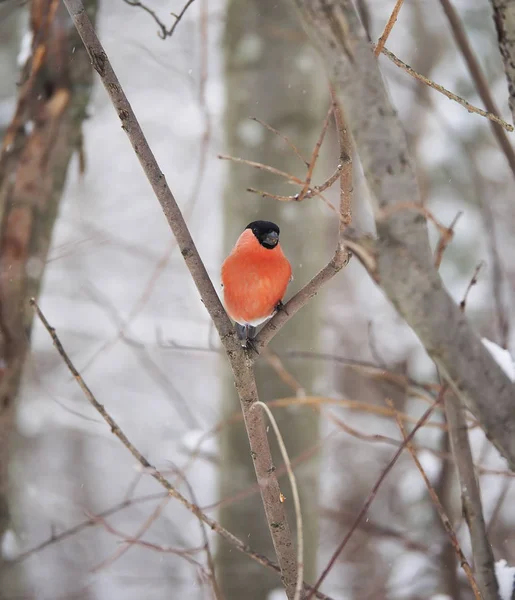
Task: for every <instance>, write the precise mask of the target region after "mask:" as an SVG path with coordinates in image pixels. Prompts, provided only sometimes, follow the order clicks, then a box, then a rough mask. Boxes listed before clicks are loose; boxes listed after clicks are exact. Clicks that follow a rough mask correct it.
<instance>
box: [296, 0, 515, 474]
mask: <svg viewBox="0 0 515 600" xmlns="http://www.w3.org/2000/svg"><path fill="white" fill-rule="evenodd" d="M294 1H295V4H296V5H297V7H298V9H299V12H300V15H301V18H302V20H303V22H304V25H305V27H306V29H307V31H308V34H309V35H310V36H311V37H312V39H313V41H314V43H315V44H316V45H317V47H318V49H319V50H320V52H321V54H322V57H323V59H324V61H325V64H326V67H327V70H328V74H329V78H330V80H331V83H332V85H333V86H334V89H335V93H336V96H337V98H338V100H339V102H340V105H341V106H342V108H343V109H344V112H345V118H346V122H347V123H348V125H349V128H350V129H351V131H352V135H353V139H354V142H355V146H356V150H357V151H358V153H359V155H360V158H361V163H362V165H363V170H364V173H365V177H366V179H367V181H368V184H369V189H370V191H371V193H372V196H373V197H374V198H375V200H376V201H377V203H378V205H379V208H380V209H381V210H382V209H385V208H386V207H390V206H392V205H393V206H395V205H396V204H398V203H401V204H409V203H416V204H419V203H420V193H419V189H418V185H417V178H416V174H415V171H414V167H413V163H412V160H411V157H410V154H409V151H408V145H407V140H406V135H405V132H404V130H403V128H402V125H401V123H400V121H399V118H398V117H397V114H396V112H395V110H394V108H393V106H392V105H391V103H390V100H389V98H388V95H387V93H386V90H385V87H384V83H383V80H382V77H381V73H380V71H379V66H378V64H377V59H376V58H375V56H374V54H373V51H372V48H371V46H370V43H369V42H368V39H367V36H366V32H365V31H364V29H363V26H362V25H361V23H360V21H359V18H358V16H357V14H356V11H355V9H354V7H353V4H352V2H351V1H350V0H338V1H337V0H294ZM376 225H377V232H378V238H377V239H376V240H374V239H369V238H366V237H363V236H358V235H357V234H355V233H354V234H353V233H352V232H350V231H347V232H346V243H347V244H348V245H349V246H350V248H351V250H353V252H355V253H356V255H357V257H358V258H359V260H360V261H361V262H362V263H363V264H364V266H365V268H366V269H367V270H368V271H369V274H370V275H371V276H372V277H373V279H374V281H376V282H377V283H378V284H379V285H380V287H381V288H382V289H383V290H384V292H385V293H386V295H387V296H388V298H389V299H390V301H391V302H392V303H393V305H394V306H395V307H396V309H397V310H398V312H399V313H400V314H401V315H402V316H403V317H404V318H405V319H406V321H407V323H408V324H409V325H410V326H411V327H412V329H413V330H414V332H415V333H416V334H417V336H418V337H419V339H420V340H421V342H422V344H423V345H424V347H425V349H426V350H427V352H428V354H429V355H430V356H431V358H432V359H433V360H434V361H435V363H436V364H437V366H438V368H439V369H440V371H441V373H442V374H443V376H444V378H445V380H446V381H448V382H449V384H450V386H451V388H452V390H453V391H454V392H455V393H456V394H457V395H458V397H459V398H460V399H461V400H462V401H463V402H464V403H465V405H466V406H467V407H468V408H469V410H470V411H471V412H472V413H473V414H474V416H475V417H476V418H477V419H478V420H479V421H480V423H481V425H482V427H483V428H484V430H485V431H486V433H487V436H488V437H489V438H490V439H491V440H492V442H493V443H494V445H495V446H496V447H497V449H498V450H499V452H500V453H501V454H502V455H503V456H504V457H506V459H507V460H508V462H509V464H510V467H511V468H512V469H515V385H514V384H513V383H512V382H511V381H510V380H509V379H508V377H507V376H506V374H505V373H504V372H503V371H502V369H501V368H500V366H499V365H498V364H497V363H496V362H495V360H494V359H493V358H492V356H491V355H490V354H489V353H488V351H487V350H486V348H484V347H483V345H482V343H481V340H480V339H479V337H478V336H477V334H476V333H475V332H474V331H473V329H472V328H471V327H470V325H469V323H468V322H467V320H466V318H465V317H464V315H463V314H462V313H461V311H460V309H459V307H458V306H457V305H456V304H455V302H454V301H453V299H452V298H451V296H450V295H449V293H448V292H447V290H446V289H445V288H444V286H443V283H442V281H441V279H440V276H439V275H438V273H437V271H436V270H435V269H434V266H433V264H432V260H433V258H432V256H431V251H430V246H429V239H428V234H427V225H426V222H425V219H424V218H421V216H420V214H418V213H416V212H414V211H402V210H400V211H394V212H393V213H391V215H390V217H389V218H388V219H383V220H379V221H377V222H376ZM493 406H495V410H493V409H492V407H493Z"/></svg>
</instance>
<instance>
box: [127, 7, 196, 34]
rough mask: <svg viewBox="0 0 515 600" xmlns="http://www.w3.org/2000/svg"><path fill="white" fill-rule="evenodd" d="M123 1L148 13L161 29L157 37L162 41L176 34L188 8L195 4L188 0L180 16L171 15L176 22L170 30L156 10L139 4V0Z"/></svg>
mask: <svg viewBox="0 0 515 600" xmlns="http://www.w3.org/2000/svg"><path fill="white" fill-rule="evenodd" d="M123 1H124V2H125V4H128V5H129V6H136V7H137V8H141V10H144V11H145V12H146V13H148V14H149V15H150V16H151V17H152V18H153V19H154V21H155V23H156V25H157V26H158V27H159V31H158V32H157V35H158V36H159V37H160V38H161V39H162V40H165V39H166V38H168V37H171V36H172V35H173V34H174V31H175V29H176V27H177V25H179V23H180V22H181V19H182V18H183V17H184V14H185V13H186V11H187V10H188V8H189V7H190V6H191V5H192V4H193V2H194V1H195V0H187V2H186V4H185V5H184V6H183V7H182V9H181V11H180V12H179V13H178V14H175V13H171V15H172V17H173V18H174V19H175V21H174V23H173V25H172V26H171V27H170V28H168V27H166V25H165V24H164V23H163V21H161V19H160V18H159V17H158V16H157V13H156V12H155V11H154V10H152V9H151V8H150V7H149V6H147V5H146V4H144V3H143V2H139V1H138V0H123Z"/></svg>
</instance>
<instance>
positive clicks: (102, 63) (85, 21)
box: [64, 0, 297, 598]
mask: <svg viewBox="0 0 515 600" xmlns="http://www.w3.org/2000/svg"><path fill="white" fill-rule="evenodd" d="M64 4H65V5H66V7H67V9H68V11H69V12H70V15H71V17H72V19H73V21H74V24H75V26H76V28H77V31H78V32H79V35H80V37H81V38H82V41H83V43H84V45H85V47H86V49H87V51H88V54H89V55H90V58H91V61H92V64H93V67H94V68H95V70H96V71H97V73H98V74H99V75H100V77H101V79H102V83H103V84H104V86H105V88H106V91H107V93H108V95H109V97H110V99H111V101H112V103H113V105H114V107H115V109H116V112H117V114H118V116H119V118H120V121H121V123H122V128H123V129H124V131H125V132H126V133H127V136H128V137H129V140H130V142H131V144H132V147H133V148H134V151H135V153H136V156H137V157H138V159H139V161H140V164H141V166H142V168H143V170H144V172H145V175H146V176H147V179H148V181H149V183H150V185H151V186H152V188H153V190H154V193H155V195H156V197H157V199H158V200H159V203H160V204H161V207H162V209H163V212H164V214H165V217H166V218H167V220H168V224H169V225H170V228H171V230H172V232H173V234H174V236H175V239H176V241H177V244H178V246H179V248H180V250H181V254H182V256H183V257H184V260H185V262H186V266H187V267H188V269H189V271H190V274H191V276H192V278H193V281H194V283H195V285H196V287H197V289H198V291H199V293H200V296H201V299H202V302H203V303H204V305H205V306H206V309H207V310H208V313H209V315H210V317H211V319H212V321H213V323H214V325H215V327H216V329H217V330H218V333H219V335H220V339H221V341H222V344H223V345H224V348H225V351H226V353H227V357H228V359H229V362H230V364H231V369H232V372H233V375H234V383H235V387H236V391H237V393H238V396H239V398H240V402H241V408H242V411H243V415H244V420H245V426H246V429H247V434H248V438H249V443H250V452H251V457H252V459H253V464H254V468H255V471H256V477H257V480H258V481H259V482H260V491H261V497H262V501H263V506H264V509H265V514H266V519H267V524H268V528H269V531H270V535H271V537H272V540H273V543H274V548H275V552H276V555H277V558H278V561H279V565H280V568H281V575H282V580H283V584H284V587H285V589H286V592H287V595H288V597H289V598H293V597H294V595H295V584H296V579H297V558H296V553H295V545H294V543H293V540H292V535H291V532H290V527H289V525H288V521H287V519H286V511H285V507H284V504H282V503H281V502H280V493H281V492H280V488H279V483H278V480H277V475H276V473H275V469H274V466H273V462H272V455H271V452H270V446H269V443H268V438H267V433H266V427H265V423H264V419H263V416H262V414H261V411H252V410H251V409H252V406H253V404H254V403H255V402H257V401H258V400H259V397H258V391H257V388H256V381H255V377H254V372H253V363H254V359H253V358H252V357H251V356H250V354H249V353H248V352H246V351H244V350H243V349H242V347H241V345H240V343H239V341H238V340H237V338H236V335H235V333H234V330H233V327H232V324H231V322H230V320H229V318H228V316H227V314H226V312H225V310H224V309H223V306H222V304H221V302H220V299H219V298H218V295H217V293H216V291H215V288H214V287H213V284H212V282H211V280H210V278H209V275H208V273H207V270H206V268H205V266H204V263H203V262H202V259H201V258H200V255H199V253H198V251H197V248H196V246H195V243H194V242H193V239H192V237H191V234H190V232H189V230H188V227H187V225H186V222H185V220H184V217H183V215H182V213H181V211H180V209H179V206H178V205H177V202H176V200H175V198H174V196H173V194H172V192H171V190H170V188H169V187H168V184H167V183H166V179H165V176H164V174H163V173H162V171H161V169H160V168H159V165H158V164H157V161H156V159H155V157H154V154H153V153H152V150H151V149H150V146H149V145H148V142H147V140H146V138H145V136H144V134H143V131H142V130H141V127H140V125H139V123H138V120H137V119H136V115H135V114H134V112H133V110H132V107H131V105H130V103H129V101H128V100H127V97H126V96H125V93H124V91H123V89H122V87H121V85H120V82H119V81H118V78H117V77H116V74H115V73H114V71H113V68H112V66H111V63H110V61H109V58H108V57H107V54H106V53H105V51H104V49H103V47H102V45H101V43H100V41H99V39H98V37H97V35H96V33H95V30H94V29H93V26H92V24H91V22H90V20H89V18H88V16H87V14H86V12H85V10H84V7H83V4H82V2H81V1H80V0H64Z"/></svg>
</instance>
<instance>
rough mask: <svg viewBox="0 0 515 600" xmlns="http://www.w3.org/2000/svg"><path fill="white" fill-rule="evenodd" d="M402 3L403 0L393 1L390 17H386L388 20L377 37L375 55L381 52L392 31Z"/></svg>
mask: <svg viewBox="0 0 515 600" xmlns="http://www.w3.org/2000/svg"><path fill="white" fill-rule="evenodd" d="M403 3H404V0H397V2H396V3H395V6H394V7H393V10H392V14H391V15H390V18H389V19H388V22H387V23H386V25H385V28H384V31H383V33H382V34H381V37H380V38H379V40H378V42H377V46H376V49H375V51H374V54H375V55H376V56H379V55H380V54H381V52H382V51H383V48H384V45H385V44H386V41H387V40H388V37H389V36H390V33H391V32H392V29H393V26H394V25H395V23H396V22H397V17H398V16H399V13H400V11H401V7H402V5H403Z"/></svg>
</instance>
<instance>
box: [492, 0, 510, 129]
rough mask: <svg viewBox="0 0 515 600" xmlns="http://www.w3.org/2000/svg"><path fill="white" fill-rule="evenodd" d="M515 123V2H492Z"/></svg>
mask: <svg viewBox="0 0 515 600" xmlns="http://www.w3.org/2000/svg"><path fill="white" fill-rule="evenodd" d="M490 2H491V4H492V9H493V13H494V22H495V27H496V29H497V38H498V42H499V50H500V52H501V56H502V60H503V63H504V72H505V73H506V81H507V83H508V93H509V104H510V110H511V115H512V118H513V122H514V123H515V0H490Z"/></svg>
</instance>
